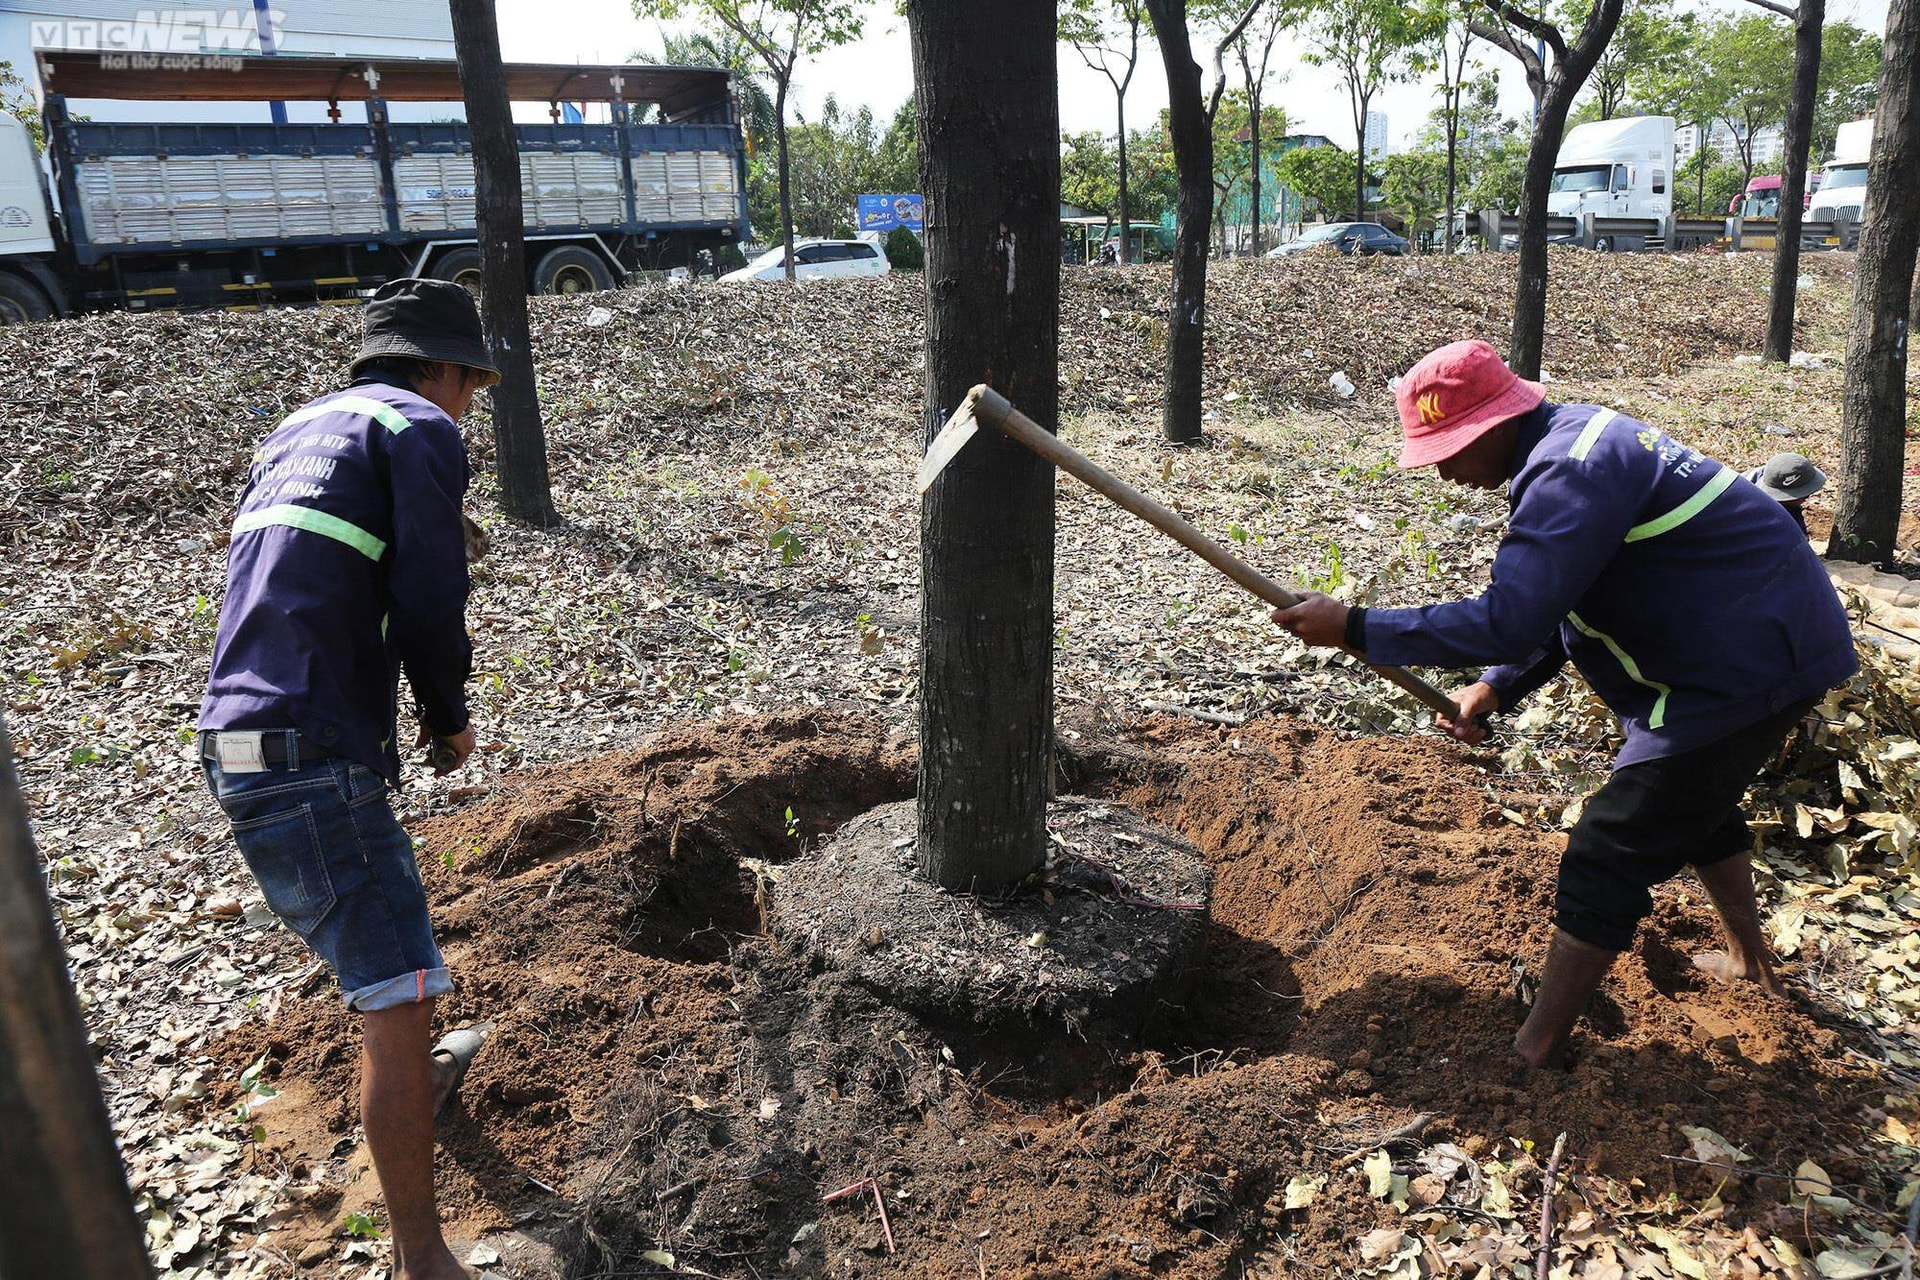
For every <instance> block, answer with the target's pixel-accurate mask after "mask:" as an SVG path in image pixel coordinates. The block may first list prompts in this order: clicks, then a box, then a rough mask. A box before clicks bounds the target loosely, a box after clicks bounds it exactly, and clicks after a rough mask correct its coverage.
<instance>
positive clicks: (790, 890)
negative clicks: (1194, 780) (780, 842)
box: [771, 797, 1213, 1030]
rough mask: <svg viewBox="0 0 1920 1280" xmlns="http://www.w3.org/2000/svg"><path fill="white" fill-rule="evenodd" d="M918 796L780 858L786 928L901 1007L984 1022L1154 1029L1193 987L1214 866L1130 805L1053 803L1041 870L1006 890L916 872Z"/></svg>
mask: <svg viewBox="0 0 1920 1280" xmlns="http://www.w3.org/2000/svg"><path fill="white" fill-rule="evenodd" d="M917 825H918V822H917V813H916V809H915V805H914V803H913V802H912V801H907V802H903V803H900V804H891V805H886V806H884V807H882V808H879V809H874V810H872V811H871V812H869V813H866V814H864V815H862V816H861V817H859V818H857V819H855V820H854V821H852V822H849V823H848V824H847V825H846V826H845V827H843V828H841V830H840V831H839V832H838V833H837V834H836V835H835V836H834V837H833V838H832V839H831V840H829V841H828V842H827V843H826V844H824V845H822V846H821V847H820V848H818V849H816V850H814V851H813V852H811V853H809V854H808V855H806V856H804V857H802V858H801V859H799V860H798V861H796V862H793V863H790V864H788V865H787V866H785V867H784V868H781V870H780V876H779V881H778V883H777V885H776V886H775V890H774V897H773V910H772V916H771V925H772V929H773V932H774V933H775V935H776V936H778V937H780V938H782V939H786V940H789V941H791V942H794V943H796V944H798V945H800V946H803V947H804V948H805V949H806V950H807V951H808V952H809V953H810V954H811V955H812V956H813V957H814V959H815V960H816V961H817V962H819V963H822V964H824V965H827V966H829V967H832V968H834V969H837V970H840V971H842V972H845V973H847V974H849V975H850V976H852V977H853V978H854V979H855V980H856V981H858V982H860V983H861V984H862V985H864V986H866V987H868V988H870V989H871V990H873V991H874V992H875V993H876V994H879V995H881V996H882V997H883V998H885V999H887V1000H889V1001H890V1002H892V1003H895V1004H897V1005H900V1006H903V1007H906V1008H910V1009H912V1010H914V1011H916V1012H919V1013H922V1014H924V1015H927V1016H930V1017H936V1018H959V1019H962V1020H965V1021H968V1022H973V1023H976V1024H982V1025H995V1024H1001V1023H1007V1022H1015V1021H1021V1020H1026V1021H1038V1020H1054V1021H1063V1022H1065V1023H1066V1024H1067V1025H1068V1026H1069V1027H1075V1028H1078V1027H1084V1026H1086V1025H1088V1024H1090V1023H1091V1024H1100V1025H1103V1026H1112V1027H1114V1029H1122V1030H1123V1029H1129V1028H1131V1029H1134V1030H1140V1029H1144V1028H1145V1027H1146V1026H1147V1025H1148V1024H1149V1023H1150V1022H1151V1021H1152V1020H1153V1019H1154V1017H1155V1016H1156V1014H1158V1013H1160V1012H1161V1011H1163V1010H1166V1009H1168V1008H1170V1007H1172V1006H1177V1005H1179V1003H1180V1002H1181V1000H1182V999H1183V998H1184V995H1185V989H1186V984H1187V980H1188V979H1189V977H1190V976H1191V975H1192V973H1193V971H1194V970H1195V968H1196V966H1197V965H1198V963H1199V961H1200V957H1201V953H1202V950H1203V948H1204V946H1205V941H1206V930H1207V917H1208V904H1209V899H1210V895H1211V893H1212V888H1213V873H1212V872H1211V870H1210V869H1209V868H1208V867H1207V865H1206V863H1205V862H1204V861H1203V860H1202V859H1201V857H1200V855H1199V853H1198V852H1197V851H1196V850H1195V849H1194V847H1193V846H1192V845H1190V844H1189V843H1187V841H1185V840H1183V839H1182V838H1181V837H1179V836H1178V835H1175V834H1174V833H1173V832H1171V831H1169V830H1167V829H1165V828H1164V827H1158V826H1155V825H1153V824H1152V823H1149V822H1147V821H1146V820H1145V819H1143V818H1141V817H1140V816H1139V815H1138V814H1136V813H1134V812H1133V811H1132V810H1130V809H1127V808H1124V807H1121V806H1118V805H1111V804H1107V803H1103V802H1099V801H1094V800H1087V799H1082V798H1076V797H1066V798H1062V799H1059V800H1056V801H1055V802H1054V803H1053V804H1052V805H1051V806H1049V808H1048V814H1047V826H1048V830H1049V833H1050V835H1051V837H1052V839H1051V842H1050V845H1049V848H1048V850H1047V861H1046V865H1045V868H1044V869H1043V870H1042V871H1041V872H1039V873H1037V874H1036V875H1034V876H1032V877H1030V878H1029V879H1028V881H1027V882H1026V883H1025V884H1023V885H1022V886H1020V887H1019V888H1018V889H1016V890H1014V891H1013V892H1012V893H1010V894H1008V895H1005V896H1004V897H978V896H974V895H970V894H960V893H952V892H949V891H947V890H944V889H941V888H940V887H938V886H937V885H935V884H933V883H932V882H931V881H928V880H926V879H924V878H923V877H921V876H920V874H919V873H918V870H917V865H916V850H915V844H916V838H917V837H916V831H917Z"/></svg>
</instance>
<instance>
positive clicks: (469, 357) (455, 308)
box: [353, 277, 500, 387]
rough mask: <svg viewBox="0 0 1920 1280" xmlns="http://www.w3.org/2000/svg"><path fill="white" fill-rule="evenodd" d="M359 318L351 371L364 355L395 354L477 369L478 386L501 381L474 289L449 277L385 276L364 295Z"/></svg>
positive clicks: (370, 357) (356, 369) (373, 357)
mask: <svg viewBox="0 0 1920 1280" xmlns="http://www.w3.org/2000/svg"><path fill="white" fill-rule="evenodd" d="M364 324H365V329H364V331H363V333H362V335H361V338H360V351H359V354H357V355H355V356H354V357H353V372H354V373H356V374H357V373H359V372H360V366H361V365H362V364H364V363H365V362H366V361H368V360H378V359H379V358H380V357H382V356H399V357H402V358H404V359H408V360H444V361H446V362H447V363H448V364H462V365H465V366H467V367H468V368H469V369H478V370H479V371H480V372H481V373H483V374H485V375H486V381H485V382H484V383H482V384H481V385H482V386H488V387H490V386H492V385H493V384H494V383H496V382H498V381H500V370H499V369H497V368H495V367H494V364H493V357H492V356H491V355H490V354H489V353H488V351H487V339H486V335H485V334H484V333H482V332H481V329H480V312H479V310H478V309H477V308H476V307H475V306H474V305H473V295H472V294H471V293H468V292H467V291H466V289H465V288H463V287H462V286H460V285H457V284H454V283H453V282H452V281H451V280H420V279H414V278H411V277H409V278H407V279H402V280H389V281H387V282H386V283H385V284H383V285H381V286H380V287H379V288H378V289H375V290H374V291H373V297H371V298H369V299H368V300H367V307H366V311H365V313H364Z"/></svg>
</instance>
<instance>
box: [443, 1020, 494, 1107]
mask: <svg viewBox="0 0 1920 1280" xmlns="http://www.w3.org/2000/svg"><path fill="white" fill-rule="evenodd" d="M492 1034H493V1023H491V1022H479V1023H475V1024H474V1025H473V1026H470V1027H462V1028H460V1030H458V1031H451V1032H448V1033H447V1035H446V1036H445V1037H443V1038H442V1039H441V1041H440V1043H439V1044H436V1045H435V1046H433V1056H434V1057H436V1058H444V1059H446V1060H447V1061H448V1062H451V1063H452V1064H453V1078H452V1079H451V1080H449V1081H448V1082H447V1091H446V1092H445V1093H443V1094H442V1095H440V1098H439V1100H438V1101H437V1102H435V1103H434V1105H433V1114H434V1115H436V1116H437V1115H439V1114H440V1113H441V1111H443V1110H445V1109H446V1105H447V1103H448V1102H450V1101H451V1100H452V1099H453V1095H454V1094H456V1093H458V1092H460V1082H461V1081H462V1080H465V1079H466V1078H467V1068H468V1067H470V1066H472V1065H473V1055H474V1054H476V1053H479V1052H480V1046H481V1045H483V1044H485V1043H486V1042H487V1037H488V1036H490V1035H492Z"/></svg>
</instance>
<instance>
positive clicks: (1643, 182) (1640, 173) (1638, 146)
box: [1547, 116, 1674, 250]
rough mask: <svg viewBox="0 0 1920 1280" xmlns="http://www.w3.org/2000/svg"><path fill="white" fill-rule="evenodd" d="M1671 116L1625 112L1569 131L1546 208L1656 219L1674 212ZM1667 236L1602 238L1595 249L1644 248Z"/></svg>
mask: <svg viewBox="0 0 1920 1280" xmlns="http://www.w3.org/2000/svg"><path fill="white" fill-rule="evenodd" d="M1673 135H1674V121H1673V117H1672V116H1624V117H1621V118H1619V119H1615V120H1596V121H1594V122H1592V123H1591V124H1583V125H1576V126H1575V127H1574V128H1572V129H1569V130H1567V136H1566V137H1565V138H1563V139H1562V140H1561V142H1560V154H1559V155H1558V156H1557V157H1556V158H1555V160H1554V162H1553V183H1552V185H1551V186H1549V187H1548V188H1547V212H1548V213H1549V214H1556V215H1560V216H1564V217H1575V218H1578V217H1580V216H1581V215H1582V214H1588V213H1591V214H1593V215H1594V216H1596V217H1601V218H1651V219H1654V220H1656V221H1658V222H1660V223H1662V224H1664V223H1665V222H1666V221H1667V219H1668V217H1669V216H1670V215H1671V214H1672V213H1673V196H1672V193H1671V191H1670V190H1669V187H1670V185H1671V179H1672V177H1673V172H1674V166H1673ZM1647 240H1659V241H1661V242H1662V243H1664V237H1657V236H1656V237H1633V238H1631V241H1630V239H1629V237H1625V236H1619V237H1613V236H1602V237H1600V238H1599V239H1598V240H1596V241H1595V242H1594V248H1596V249H1601V250H1613V249H1644V248H1646V247H1647V243H1645V241H1647Z"/></svg>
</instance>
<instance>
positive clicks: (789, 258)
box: [773, 74, 797, 284]
mask: <svg viewBox="0 0 1920 1280" xmlns="http://www.w3.org/2000/svg"><path fill="white" fill-rule="evenodd" d="M791 80H792V76H791V74H788V75H783V76H781V77H780V84H779V88H778V89H776V90H775V91H774V97H773V142H774V151H775V154H776V156H777V158H778V160H779V167H780V178H779V185H780V243H781V244H782V245H783V246H785V248H786V271H785V273H784V274H785V275H786V277H787V283H788V284H792V283H793V282H794V280H795V279H797V277H796V275H795V274H794V265H795V264H794V261H793V197H792V195H791V194H790V193H789V190H788V184H787V85H788V83H789V82H790V81H791Z"/></svg>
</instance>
